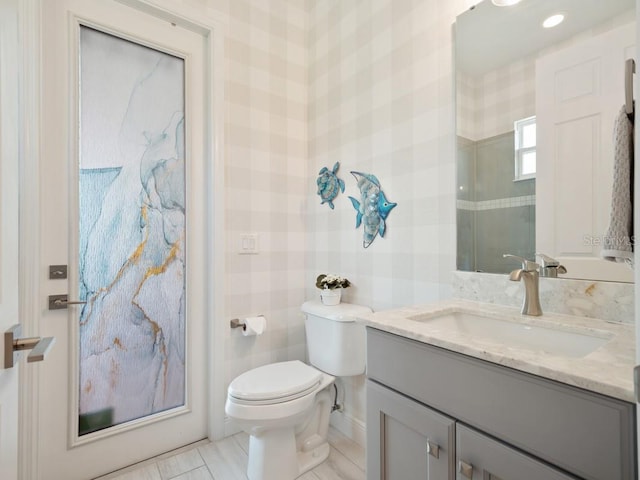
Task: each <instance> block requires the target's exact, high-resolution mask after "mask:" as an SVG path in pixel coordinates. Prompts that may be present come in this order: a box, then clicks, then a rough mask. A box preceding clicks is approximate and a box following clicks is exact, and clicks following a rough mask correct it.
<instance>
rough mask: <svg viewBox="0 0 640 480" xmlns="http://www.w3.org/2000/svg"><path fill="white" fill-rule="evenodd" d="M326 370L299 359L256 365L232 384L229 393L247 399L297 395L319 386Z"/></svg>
mask: <svg viewBox="0 0 640 480" xmlns="http://www.w3.org/2000/svg"><path fill="white" fill-rule="evenodd" d="M321 379H322V373H321V372H320V371H319V370H316V369H315V368H313V367H310V366H309V365H306V364H304V363H302V362H300V361H299V360H293V361H290V362H279V363H272V364H269V365H263V366H262V367H258V368H254V369H253V370H249V371H248V372H245V373H243V374H241V375H239V376H238V377H237V378H236V379H235V380H233V381H232V382H231V384H230V385H229V395H230V396H232V397H235V398H237V399H240V400H245V401H247V400H248V401H256V402H258V401H261V402H264V401H265V400H278V399H283V398H291V397H295V396H297V394H299V393H301V392H306V391H307V390H311V389H312V388H314V387H316V386H317V385H318V383H320V380H321Z"/></svg>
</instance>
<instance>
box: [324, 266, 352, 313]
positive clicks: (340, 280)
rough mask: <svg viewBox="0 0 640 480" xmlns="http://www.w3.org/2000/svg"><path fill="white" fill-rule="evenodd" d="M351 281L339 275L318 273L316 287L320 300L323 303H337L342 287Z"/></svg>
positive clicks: (340, 296)
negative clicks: (318, 290)
mask: <svg viewBox="0 0 640 480" xmlns="http://www.w3.org/2000/svg"><path fill="white" fill-rule="evenodd" d="M350 285H351V282H349V280H347V279H346V278H345V277H341V276H340V275H327V274H324V273H322V274H320V275H318V278H316V287H317V288H319V289H320V300H322V303H323V304H324V305H338V304H339V303H340V299H341V298H342V289H343V288H347V287H349V286H350Z"/></svg>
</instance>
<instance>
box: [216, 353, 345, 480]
mask: <svg viewBox="0 0 640 480" xmlns="http://www.w3.org/2000/svg"><path fill="white" fill-rule="evenodd" d="M333 380H334V377H332V376H331V375H327V374H326V373H323V372H321V371H319V370H317V369H315V368H313V367H311V366H309V365H306V364H304V363H302V362H300V361H297V360H295V361H290V362H280V363H272V364H269V365H265V366H262V367H258V368H255V369H253V370H249V371H248V372H245V373H243V374H242V375H240V376H239V377H237V378H236V379H235V380H234V381H233V382H231V385H229V392H228V396H227V403H226V405H225V410H226V412H227V415H229V417H231V418H233V419H234V420H235V422H236V424H237V425H238V426H239V427H240V428H241V429H242V430H243V431H245V432H247V433H248V434H249V435H250V440H249V451H250V455H249V465H248V468H247V476H248V477H249V479H250V480H272V479H273V480H275V479H279V480H284V479H294V478H296V477H298V476H299V475H301V474H302V473H304V472H306V471H308V470H310V469H312V468H313V467H315V466H316V465H318V464H320V463H321V462H323V461H324V460H325V459H326V458H327V456H328V455H329V445H328V443H327V441H326V437H327V432H326V430H327V429H328V427H329V414H330V413H331V395H330V392H329V390H330V388H331V386H332V385H333Z"/></svg>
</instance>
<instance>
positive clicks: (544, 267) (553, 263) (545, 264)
mask: <svg viewBox="0 0 640 480" xmlns="http://www.w3.org/2000/svg"><path fill="white" fill-rule="evenodd" d="M536 257H539V258H540V260H541V262H540V276H541V277H552V278H556V277H557V276H558V274H559V273H567V269H566V268H565V267H564V265H560V262H559V261H558V260H556V259H555V258H551V257H549V256H547V255H545V254H544V253H536Z"/></svg>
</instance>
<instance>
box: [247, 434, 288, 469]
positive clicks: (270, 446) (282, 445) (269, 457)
mask: <svg viewBox="0 0 640 480" xmlns="http://www.w3.org/2000/svg"><path fill="white" fill-rule="evenodd" d="M299 475H300V469H299V467H298V458H297V454H296V439H295V435H294V434H293V428H292V427H290V428H271V429H269V430H265V431H263V432H262V433H261V434H260V435H251V436H250V437H249V465H248V466H247V477H248V478H249V480H284V479H294V478H297V477H298V476H299Z"/></svg>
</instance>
